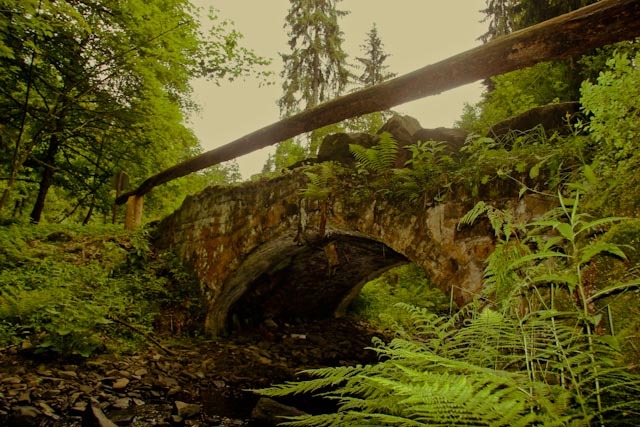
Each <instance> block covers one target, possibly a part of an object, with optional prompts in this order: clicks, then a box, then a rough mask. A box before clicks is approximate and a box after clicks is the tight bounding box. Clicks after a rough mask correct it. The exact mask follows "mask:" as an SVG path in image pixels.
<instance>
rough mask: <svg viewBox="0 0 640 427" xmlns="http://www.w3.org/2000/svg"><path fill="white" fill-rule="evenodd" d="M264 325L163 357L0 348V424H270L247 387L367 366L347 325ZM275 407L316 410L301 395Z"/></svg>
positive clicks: (367, 334)
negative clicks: (72, 355)
mask: <svg viewBox="0 0 640 427" xmlns="http://www.w3.org/2000/svg"><path fill="white" fill-rule="evenodd" d="M272 326H273V328H271V329H270V328H269V327H267V328H262V332H255V333H251V334H243V335H236V336H233V337H231V338H227V339H219V340H210V341H205V340H192V341H188V342H184V343H183V344H181V345H173V346H171V349H170V350H171V352H172V353H173V354H167V353H165V352H163V351H161V350H160V349H158V348H156V347H150V348H149V349H148V351H146V352H141V353H139V354H134V355H126V356H122V355H99V356H94V357H91V358H88V359H79V360H69V359H64V360H62V359H55V360H54V359H46V358H43V357H41V356H40V357H36V356H34V355H33V354H31V353H30V352H28V351H27V352H25V351H21V349H19V348H15V347H14V348H8V349H2V350H1V351H0V425H6V426H17V427H21V426H55V427H58V426H82V427H93V426H98V427H113V426H114V425H118V426H129V427H140V426H264V425H273V422H274V421H273V414H274V413H278V412H279V411H280V410H282V408H281V407H279V406H277V405H276V406H275V407H271V406H270V405H271V404H272V403H273V402H269V401H261V402H260V404H259V405H258V406H256V405H257V404H258V402H259V399H260V397H259V396H258V395H256V394H254V393H252V392H251V391H249V390H250V389H256V388H261V387H266V386H269V385H271V384H275V383H281V382H284V381H287V380H294V379H296V378H299V377H298V373H299V372H300V371H301V370H303V369H306V368H313V367H321V366H340V365H353V364H357V363H367V362H371V361H373V360H375V355H374V354H373V352H371V351H370V350H365V347H367V346H369V345H370V343H371V337H372V336H374V335H377V336H380V335H381V333H380V332H379V331H374V330H371V329H369V328H367V327H366V325H364V324H361V323H358V322H355V321H352V320H348V319H331V320H322V321H312V322H307V323H303V324H300V325H293V326H292V325H280V326H278V325H275V324H274V325H272ZM282 403H287V404H289V405H293V406H295V407H296V408H298V409H300V410H303V411H308V412H315V411H322V410H326V407H325V408H323V404H322V403H321V402H320V401H318V400H313V399H310V398H302V399H298V400H297V401H288V402H282ZM265 404H266V407H265V406H264V405H265ZM285 409H286V408H285ZM274 411H275V412H274Z"/></svg>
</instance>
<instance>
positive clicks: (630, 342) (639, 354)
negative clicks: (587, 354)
mask: <svg viewBox="0 0 640 427" xmlns="http://www.w3.org/2000/svg"><path fill="white" fill-rule="evenodd" d="M604 239H605V240H606V241H607V242H610V243H615V244H617V245H619V246H620V247H622V249H623V250H624V252H625V254H626V256H627V259H626V260H622V259H614V258H612V257H604V256H603V257H600V258H599V259H598V260H597V261H596V263H595V271H596V274H595V278H594V280H595V281H597V285H598V288H600V289H603V288H605V287H607V286H611V285H614V284H616V283H625V282H628V281H630V280H634V279H637V278H638V277H640V219H632V220H627V221H622V222H620V223H619V224H617V225H615V226H613V227H612V228H611V229H610V230H609V231H608V232H607V233H606V234H605V236H604ZM598 306H599V309H600V310H602V313H603V315H604V316H603V317H604V318H605V319H606V318H607V317H608V313H609V312H610V313H611V322H612V324H613V329H614V331H613V332H614V334H615V335H616V336H618V338H619V339H620V341H621V343H622V352H623V354H624V358H625V360H626V362H627V363H628V364H629V365H630V366H640V291H639V290H638V289H637V288H636V289H628V290H626V291H624V292H620V293H618V294H615V295H611V296H608V297H606V298H603V299H601V300H600V301H599V302H598ZM607 307H608V308H607ZM604 323H606V325H605V326H604V330H606V332H608V333H611V331H610V330H609V329H610V328H609V326H608V323H609V322H608V321H607V322H604Z"/></svg>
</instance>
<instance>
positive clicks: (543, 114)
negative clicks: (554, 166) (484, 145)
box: [487, 101, 580, 139]
mask: <svg viewBox="0 0 640 427" xmlns="http://www.w3.org/2000/svg"><path fill="white" fill-rule="evenodd" d="M579 111H580V103H579V102H577V101H571V102H562V103H559V104H547V105H543V106H541V107H535V108H532V109H530V110H528V111H525V112H524V113H522V114H518V115H517V116H514V117H511V118H509V119H506V120H503V121H501V122H498V123H496V124H495V125H493V126H492V127H491V129H489V132H488V133H487V136H489V137H491V138H494V139H499V138H502V137H504V136H505V135H506V134H507V133H508V132H509V131H511V130H516V131H523V132H524V131H527V130H530V129H533V128H534V127H536V126H538V125H542V127H543V128H544V130H545V131H546V134H547V135H548V136H550V135H552V134H553V133H554V132H558V133H559V134H561V135H568V134H570V133H571V128H570V126H569V125H568V119H567V118H568V117H569V118H571V117H572V116H574V115H575V114H576V113H578V112H579Z"/></svg>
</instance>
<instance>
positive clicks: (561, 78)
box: [456, 62, 577, 135]
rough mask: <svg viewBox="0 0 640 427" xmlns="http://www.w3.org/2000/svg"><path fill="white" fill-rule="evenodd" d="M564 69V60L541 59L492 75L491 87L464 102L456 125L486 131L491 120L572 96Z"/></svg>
mask: <svg viewBox="0 0 640 427" xmlns="http://www.w3.org/2000/svg"><path fill="white" fill-rule="evenodd" d="M566 73H567V65H565V64H562V63H555V62H542V63H539V64H536V65H534V66H532V67H528V68H524V69H522V70H516V71H512V72H509V73H505V74H502V75H500V76H496V77H492V78H491V90H490V91H487V92H486V93H485V94H484V95H483V98H482V100H481V101H480V102H479V103H477V104H476V105H469V104H466V105H465V107H464V110H463V114H462V117H461V118H460V120H459V121H457V122H456V126H457V127H460V128H462V129H465V130H467V131H469V132H473V133H476V134H478V135H485V134H486V133H487V131H488V130H489V128H491V126H493V125H494V124H496V123H498V122H500V121H502V120H506V119H508V118H510V117H513V116H515V115H518V114H520V113H523V112H525V111H527V110H529V109H531V108H533V107H538V106H540V105H546V104H549V103H552V102H562V101H572V100H575V99H576V98H577V94H575V93H573V92H572V91H571V90H569V87H568V85H567V81H566ZM532 88H535V90H532Z"/></svg>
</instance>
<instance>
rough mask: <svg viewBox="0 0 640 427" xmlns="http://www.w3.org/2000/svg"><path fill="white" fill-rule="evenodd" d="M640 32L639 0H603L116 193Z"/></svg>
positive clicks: (345, 98)
mask: <svg viewBox="0 0 640 427" xmlns="http://www.w3.org/2000/svg"><path fill="white" fill-rule="evenodd" d="M638 35H640V0H602V1H599V2H597V3H594V4H592V5H590V6H587V7H584V8H582V9H579V10H577V11H574V12H571V13H567V14H565V15H561V16H558V17H556V18H553V19H550V20H548V21H545V22H542V23H540V24H537V25H533V26H531V27H528V28H525V29H523V30H520V31H517V32H514V33H512V34H509V35H507V36H504V37H501V38H498V39H496V40H493V41H491V42H489V43H487V44H485V45H482V46H479V47H476V48H474V49H471V50H468V51H466V52H463V53H460V54H458V55H455V56H452V57H450V58H448V59H445V60H443V61H440V62H438V63H435V64H432V65H428V66H426V67H424V68H421V69H419V70H416V71H413V72H411V73H409V74H405V75H403V76H400V77H397V78H395V79H392V80H389V81H386V82H384V83H381V84H379V85H375V86H371V87H369V88H366V89H362V90H360V91H357V92H353V93H351V94H349V95H346V96H343V97H340V98H337V99H334V100H331V101H329V102H326V103H323V104H320V105H318V106H317V107H315V108H312V109H310V110H307V111H304V112H302V113H299V114H296V115H294V116H291V117H288V118H286V119H283V120H280V121H279V122H276V123H273V124H271V125H269V126H266V127H264V128H262V129H259V130H257V131H255V132H253V133H250V134H248V135H245V136H243V137H241V138H239V139H236V140H235V141H233V142H231V143H229V144H226V145H223V146H221V147H219V148H216V149H214V150H211V151H207V152H205V153H202V154H200V155H198V156H196V157H192V158H190V159H188V160H186V161H184V162H182V163H179V164H177V165H175V166H173V167H171V168H169V169H166V170H164V171H162V172H160V173H158V174H156V175H154V176H152V177H150V178H148V179H147V180H146V181H144V182H143V183H142V184H141V185H140V186H139V187H138V188H136V189H135V190H132V191H130V192H128V193H125V194H123V195H121V196H120V197H118V198H117V199H116V203H117V204H123V203H125V202H126V201H127V199H128V197H130V196H143V195H144V194H146V193H148V192H149V191H151V190H152V189H153V188H154V187H156V186H158V185H161V184H164V183H166V182H169V181H171V180H173V179H176V178H180V177H182V176H185V175H188V174H190V173H192V172H196V171H199V170H201V169H204V168H207V167H210V166H213V165H216V164H218V163H221V162H224V161H227V160H231V159H234V158H236V157H239V156H242V155H245V154H248V153H251V152H253V151H255V150H258V149H261V148H264V147H267V146H269V145H273V144H276V143H278V142H281V141H285V140H287V139H289V138H293V137H294V136H297V135H300V134H302V133H305V132H309V131H312V130H315V129H319V128H321V127H324V126H327V125H330V124H333V123H338V122H340V121H342V120H346V119H350V118H353V117H357V116H360V115H363V114H368V113H373V112H376V111H383V110H388V109H390V108H391V107H394V106H397V105H400V104H404V103H406V102H409V101H413V100H416V99H419V98H424V97H427V96H430V95H436V94H439V93H441V92H444V91H446V90H449V89H453V88H456V87H458V86H462V85H465V84H468V83H473V82H475V81H478V80H482V79H486V78H489V77H492V76H495V75H499V74H503V73H506V72H509V71H513V70H517V69H520V68H525V67H529V66H532V65H535V64H536V63H538V62H542V61H551V60H557V59H561V58H565V57H568V56H572V55H577V54H581V53H584V52H586V51H588V50H590V49H593V48H596V47H600V46H604V45H607V44H611V43H615V42H619V41H623V40H629V39H632V38H634V37H637V36H638Z"/></svg>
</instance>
